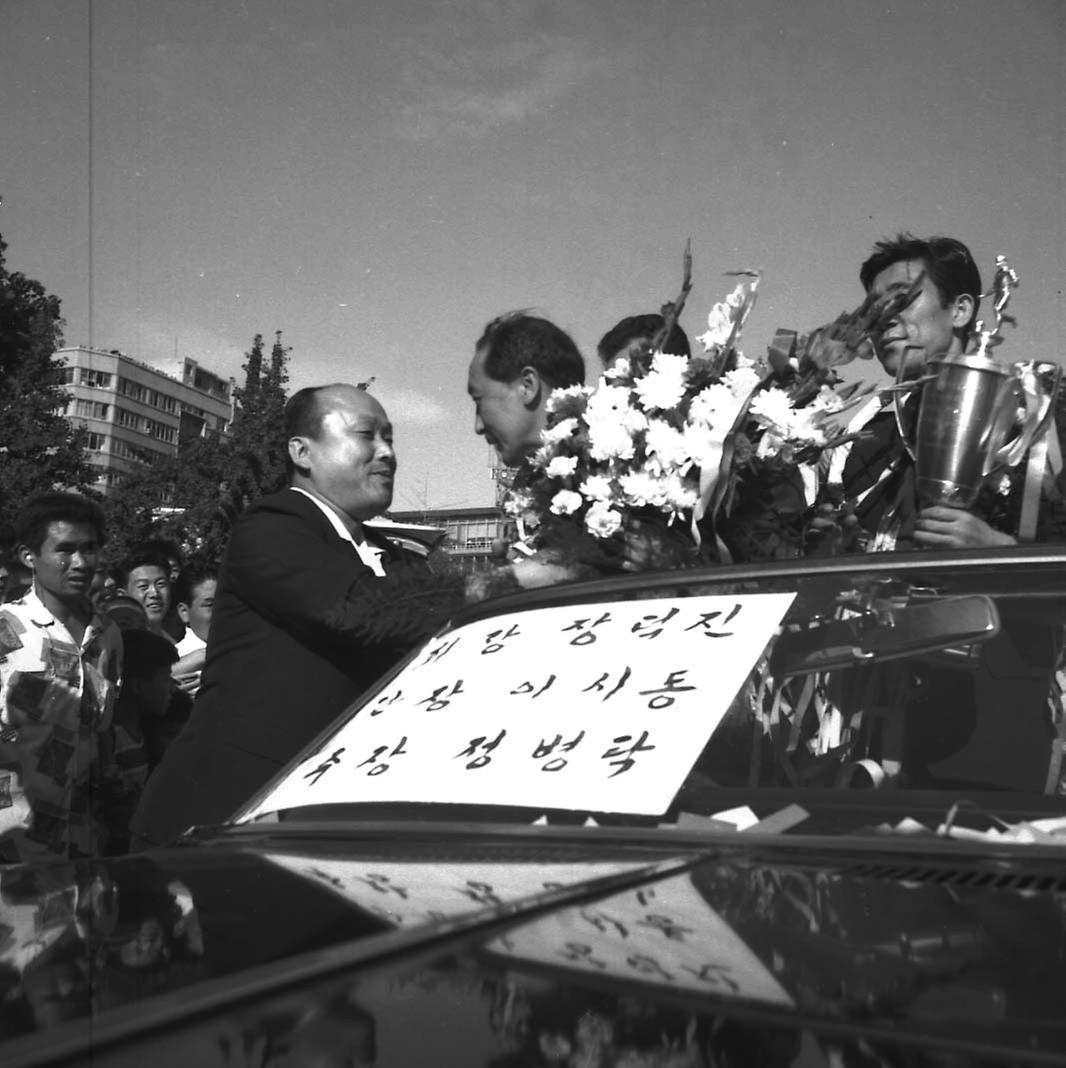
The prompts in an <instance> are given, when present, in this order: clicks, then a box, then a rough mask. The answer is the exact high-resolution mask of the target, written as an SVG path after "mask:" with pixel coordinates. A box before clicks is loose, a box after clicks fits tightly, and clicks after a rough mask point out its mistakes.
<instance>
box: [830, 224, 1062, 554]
mask: <svg viewBox="0 0 1066 1068" xmlns="http://www.w3.org/2000/svg"><path fill="white" fill-rule="evenodd" d="M996 266H997V269H996V277H995V282H994V287H993V292H994V295H995V298H996V299H995V302H994V309H993V312H994V316H995V321H994V323H993V325H992V328H991V329H989V330H984V329H983V323H981V322H978V321H977V313H978V307H979V305H980V300H981V297H982V295H983V294H982V289H981V276H980V272H979V271H978V269H977V265H976V264H975V263H974V260H973V256H972V255H971V254H970V251H969V249H968V248H967V247H966V246H965V245H964V244H962V242H960V241H956V240H955V239H953V238H948V237H931V238H928V239H921V238H915V237H911V236H910V235H900V236H899V237H898V238H896V239H895V240H892V241H882V242H879V243H878V244H877V245H876V246H875V247H874V250H873V253H872V255H871V256H870V257H869V258H868V259H867V260H866V262H865V263H864V264H863V265H862V267H861V269H860V272H859V278H860V280H861V281H862V284H863V287H864V288H865V289H866V291H867V293H868V294H869V295H870V296H872V297H876V298H883V299H885V300H887V299H889V298H892V297H903V298H905V299H906V306H905V307H903V308H902V310H901V311H899V312H898V313H897V314H895V315H894V316H893V317H892V318H891V319H890V320H889V321H888V322H886V323H883V324H882V329H881V330H880V331H879V332H878V333H877V334H876V335H875V336H874V338H873V342H874V349H875V352H876V354H877V357H878V359H879V360H880V361H881V364H882V366H883V367H884V368H885V370H886V371H888V373H889V374H891V375H892V376H893V377H894V378H895V380H896V382H895V385H894V387H892V388H891V389H890V390H886V391H882V398H883V397H884V395H885V394H887V395H888V397H889V400H888V401H884V400H883V399H882V398H879V399H877V400H875V401H873V402H872V403H871V404H870V405H868V406H867V407H866V408H865V409H864V410H863V411H862V412H860V413H859V415H858V416H857V417H856V418H855V420H853V421H852V424H851V425H850V426H849V428H848V429H849V431H851V432H861V436H860V437H858V439H857V440H855V441H854V442H853V443H851V444H850V446H849V445H845V446H842V447H841V448H839V449H837V450H835V455H833V456H832V457H831V460H830V466H829V470H828V472H827V480H826V492H825V493H824V494H823V498H824V503H823V504H822V505H821V506H820V507H819V508H818V509H817V510H816V513H815V518H814V519H813V520H812V522H811V530H812V533H814V534H816V535H818V536H819V542H820V544H821V545H822V546H823V548H822V549H821V550H820V551H824V545H825V541H824V539H825V536H826V535H827V534H828V535H829V536H830V540H831V542H832V547H833V549H834V550H835V551H844V552H847V551H856V550H860V551H861V550H865V551H868V552H876V551H885V550H890V549H896V548H899V549H904V548H928V549H964V548H980V547H990V546H997V545H1012V544H1014V543H1015V542H1017V541H1018V540H1019V538H1020V540H1029V541H1031V540H1034V538H1037V537H1039V539H1040V540H1052V539H1053V540H1060V539H1066V519H1059V515H1062V516H1066V509H1063V508H1062V507H1061V493H1060V492H1059V490H1058V488H1057V486H1056V485H1055V476H1057V474H1058V472H1059V471H1060V470H1061V466H1062V463H1061V453H1060V450H1059V446H1058V441H1057V437H1056V436H1055V435H1054V434H1047V433H1046V430H1047V423H1048V418H1049V416H1050V414H1051V409H1052V407H1053V404H1054V399H1055V394H1056V392H1057V387H1058V369H1057V368H1052V367H1051V365H1047V364H1044V365H1037V364H1024V365H1023V364H1014V365H1009V364H1000V363H997V362H996V361H994V360H992V359H991V357H990V354H989V351H988V350H990V349H991V348H993V347H994V346H995V345H998V344H999V343H1000V341H1001V340H1002V339H1001V338H1000V337H999V330H1000V327H1001V325H1002V323H1003V322H1013V319H1012V318H1011V317H1010V316H1008V315H1007V314H1006V305H1007V302H1008V301H1009V299H1010V293H1011V290H1012V288H1013V287H1014V286H1015V285H1016V284H1017V276H1016V275H1015V274H1014V272H1013V271H1012V270H1011V268H1010V267H1009V265H1007V263H1006V261H1005V260H1003V258H1002V257H1000V258H999V259H998V260H997V265H996ZM975 348H976V351H974V349H975ZM1023 460H1024V461H1026V462H1025V463H1023ZM827 502H831V503H827ZM1056 505H1058V507H1056ZM1056 513H1057V514H1056ZM1056 520H1058V521H1057V522H1056Z"/></svg>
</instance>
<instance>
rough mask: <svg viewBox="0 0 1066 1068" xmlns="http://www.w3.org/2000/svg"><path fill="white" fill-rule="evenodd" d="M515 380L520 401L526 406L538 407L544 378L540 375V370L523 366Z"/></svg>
mask: <svg viewBox="0 0 1066 1068" xmlns="http://www.w3.org/2000/svg"><path fill="white" fill-rule="evenodd" d="M516 381H517V384H518V395H519V397H521V398H522V403H523V404H524V405H525V406H526V407H527V408H537V407H539V406H540V402H541V398H542V397H543V395H544V380H543V379H542V378H541V377H540V372H539V371H538V370H537V369H536V368H535V367H523V368H522V370H521V371H520V372H519V374H518V378H517V380H516Z"/></svg>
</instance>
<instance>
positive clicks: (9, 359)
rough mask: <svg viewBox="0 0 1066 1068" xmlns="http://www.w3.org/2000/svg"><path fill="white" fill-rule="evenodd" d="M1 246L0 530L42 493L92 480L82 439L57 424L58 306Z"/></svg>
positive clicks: (62, 404)
mask: <svg viewBox="0 0 1066 1068" xmlns="http://www.w3.org/2000/svg"><path fill="white" fill-rule="evenodd" d="M6 248H7V244H6V242H5V241H4V240H3V238H0V525H5V524H9V523H11V522H12V520H13V519H14V517H15V515H16V514H17V513H18V510H19V509H20V508H21V507H22V504H23V503H24V502H25V500H26V499H27V498H28V497H30V496H32V495H33V494H34V493H36V492H39V491H40V490H43V489H49V488H53V487H55V488H62V489H75V490H80V491H83V492H84V491H85V490H87V489H88V488H89V487H90V486H91V485H92V483H93V481H94V479H95V473H94V471H93V469H92V467H91V466H90V465H89V463H88V461H87V458H86V454H85V431H84V430H81V429H76V428H74V427H73V426H72V425H71V424H70V423H69V422H68V421H67V420H66V419H65V418H64V416H63V412H64V409H65V408H66V405H67V403H68V401H69V400H70V395H69V394H68V393H67V392H66V391H65V390H64V389H63V364H62V363H61V361H59V360H57V359H56V358H55V351H56V349H57V348H59V347H60V346H61V345H62V344H63V335H62V327H63V320H62V318H61V316H60V305H59V298H58V297H54V296H51V295H50V294H49V293H47V292H46V291H45V288H44V286H43V285H41V283H40V282H36V281H34V280H33V279H32V278H27V277H26V276H25V275H24V274H22V273H21V272H19V271H9V270H8V269H7V267H6V264H5V258H4V251H5V249H6Z"/></svg>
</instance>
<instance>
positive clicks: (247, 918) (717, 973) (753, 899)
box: [0, 548, 1066, 1068]
mask: <svg viewBox="0 0 1066 1068" xmlns="http://www.w3.org/2000/svg"><path fill="white" fill-rule="evenodd" d="M1064 624H1066V553H1063V552H1059V551H1051V550H1048V549H1039V548H1026V549H1013V550H1008V551H1001V550H997V551H996V553H995V554H989V553H976V552H975V553H969V554H957V555H950V556H949V555H946V554H932V553H926V554H915V555H905V554H898V555H894V554H885V555H882V556H865V557H859V558H855V557H853V558H848V559H837V560H828V561H806V562H802V563H794V562H792V563H787V564H779V565H771V564H763V565H758V566H751V567H747V566H744V567H732V568H728V569H713V570H701V571H684V572H675V573H668V574H667V573H659V574H647V575H633V576H627V577H624V578H615V579H603V580H599V581H595V582H585V583H580V584H573V585H566V586H559V587H554V588H551V589H547V590H541V591H537V592H536V593H527V594H521V595H514V596H512V597H507V598H499V599H497V600H495V601H490V602H486V603H484V604H483V605H481V606H478V607H477V608H475V609H472V610H469V611H467V612H466V613H465V614H464V615H463V616H462V617H460V618H457V619H456V620H455V621H454V623H453V624H452V626H451V627H450V628H449V629H447V630H446V631H445V632H443V633H441V634H439V635H437V636H435V637H434V638H433V639H432V640H431V641H429V642H427V643H426V644H425V645H424V646H423V647H422V648H420V649H418V650H416V651H415V652H414V653H413V654H412V655H411V656H410V657H409V658H408V659H407V660H406V661H405V662H404V664H402V665H400V666H399V668H397V670H396V671H395V672H393V673H392V674H391V675H390V676H388V677H387V678H385V679H383V680H382V681H381V682H380V684H379V685H377V686H376V687H375V688H374V689H373V690H372V692H369V693H368V694H366V695H365V696H364V697H363V698H361V699H360V701H359V702H357V703H356V704H355V705H353V707H352V708H351V709H349V710H348V711H347V712H346V713H345V714H344V715H343V716H342V717H341V718H340V719H339V720H338V721H337V723H336V724H335V725H334V726H333V727H332V728H331V729H330V731H328V732H326V733H325V734H324V735H323V736H321V737H320V738H319V739H317V740H316V742H315V743H314V744H313V745H312V746H311V747H309V749H308V750H307V751H306V752H305V753H303V754H301V756H300V757H299V758H298V759H297V760H296V761H294V762H293V764H292V765H291V766H290V767H289V768H288V769H286V771H285V772H284V773H283V774H282V775H281V776H279V777H278V779H277V780H275V782H273V783H272V784H270V786H269V787H268V788H267V789H266V790H264V791H263V792H262V793H261V794H260V795H259V796H257V797H255V798H250V799H249V801H248V804H247V805H246V806H245V807H244V808H243V809H242V811H241V812H239V813H235V814H234V819H233V821H232V822H231V823H230V824H228V825H226V826H225V827H219V828H196V829H194V830H192V831H191V832H190V833H189V834H188V835H186V836H185V837H184V838H183V839H182V840H181V842H180V843H179V844H177V845H176V846H174V847H172V848H170V849H167V850H160V851H156V852H151V853H144V854H138V855H135V856H131V857H126V858H121V859H115V860H109V861H104V860H99V861H88V862H84V863H56V864H52V865H37V866H15V867H11V868H8V869H6V870H3V872H2V873H0V1036H2V1039H0V1063H2V1064H3V1065H5V1066H7V1068H14V1066H17V1065H30V1064H70V1065H75V1064H77V1065H80V1064H92V1065H97V1066H106V1068H115V1066H120V1065H130V1066H132V1065H143V1064H150V1065H153V1068H163V1066H164V1065H170V1064H174V1065H179V1064H180V1065H190V1064H191V1065H195V1066H197V1068H212V1066H215V1065H219V1066H222V1065H226V1066H236V1065H241V1066H249V1065H256V1066H262V1068H266V1066H272V1068H273V1066H281V1065H294V1066H295V1065H311V1066H317V1065H323V1066H324V1065H334V1064H336V1065H356V1064H375V1065H382V1066H385V1065H390V1066H391V1065H408V1064H440V1065H467V1064H469V1065H492V1066H501V1068H502V1066H505V1065H515V1066H518V1065H572V1066H578V1065H580V1066H585V1065H588V1066H593V1065H617V1066H626V1068H636V1066H644V1065H660V1066H670V1068H675V1066H677V1068H680V1066H689V1065H693V1066H695V1065H706V1066H711V1065H715V1066H720V1065H755V1066H761V1065H811V1066H814V1065H818V1066H822V1065H824V1066H836V1065H849V1066H850V1065H924V1064H934V1065H952V1066H954V1065H962V1064H996V1065H1015V1064H1046V1063H1055V1064H1066V863H1064V860H1066V800H1064V796H1063V787H1062V777H1063V769H1062V755H1063V741H1064V730H1066V728H1064V726H1063V719H1064V717H1063V702H1062V675H1061V671H1062V667H1063V660H1062V653H1063V638H1064V634H1066V628H1064Z"/></svg>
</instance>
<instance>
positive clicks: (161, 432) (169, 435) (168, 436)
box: [144, 419, 177, 444]
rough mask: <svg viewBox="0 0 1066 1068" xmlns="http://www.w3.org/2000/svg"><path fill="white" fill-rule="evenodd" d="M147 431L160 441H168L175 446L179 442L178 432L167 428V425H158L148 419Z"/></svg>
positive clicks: (169, 427)
mask: <svg viewBox="0 0 1066 1068" xmlns="http://www.w3.org/2000/svg"><path fill="white" fill-rule="evenodd" d="M144 422H145V430H147V432H148V433H149V434H151V435H152V437H153V438H159V440H160V441H166V442H170V443H171V444H173V442H174V441H176V440H177V432H176V431H175V430H174V428H173V427H172V426H167V425H166V424H165V423H157V422H156V421H155V420H154V419H146V420H145V421H144Z"/></svg>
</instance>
